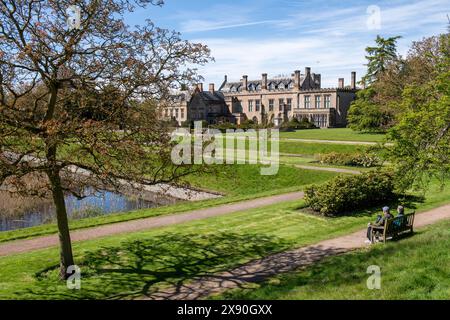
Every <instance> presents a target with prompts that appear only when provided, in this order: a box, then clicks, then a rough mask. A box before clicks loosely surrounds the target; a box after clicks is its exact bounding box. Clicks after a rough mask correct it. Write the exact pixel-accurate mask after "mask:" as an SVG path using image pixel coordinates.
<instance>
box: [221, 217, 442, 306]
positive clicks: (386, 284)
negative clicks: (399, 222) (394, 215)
mask: <svg viewBox="0 0 450 320" xmlns="http://www.w3.org/2000/svg"><path fill="white" fill-rule="evenodd" d="M449 262H450V221H448V220H447V221H443V222H441V223H439V224H436V225H433V226H430V227H428V228H426V229H423V230H420V231H419V232H418V233H416V234H415V235H414V236H413V237H410V238H408V239H403V240H400V241H391V242H388V243H387V244H386V245H382V244H380V245H377V246H374V247H372V248H370V249H365V250H359V251H356V252H353V253H349V254H345V255H342V256H335V257H331V258H328V259H327V260H325V261H323V262H321V263H319V264H316V265H314V266H311V267H308V268H306V269H304V270H302V271H298V272H294V273H289V274H285V275H280V276H278V277H274V278H272V279H270V280H268V281H266V282H265V283H263V284H261V285H254V286H253V287H252V288H248V289H244V290H234V291H230V292H228V293H225V294H223V295H222V296H220V298H225V299H227V298H228V299H245V300H248V299H282V300H286V299H294V300H304V299H384V300H396V299H407V300H410V299H448V298H449V297H450V263H449ZM371 265H376V266H379V267H380V269H381V288H380V289H379V290H369V289H368V288H367V284H366V282H367V278H368V277H369V275H368V274H367V273H366V270H367V267H368V266H371ZM216 298H219V297H216Z"/></svg>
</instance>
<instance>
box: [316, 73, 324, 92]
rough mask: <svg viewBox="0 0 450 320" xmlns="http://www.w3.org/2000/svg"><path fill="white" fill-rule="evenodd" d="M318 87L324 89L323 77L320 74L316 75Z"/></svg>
mask: <svg viewBox="0 0 450 320" xmlns="http://www.w3.org/2000/svg"><path fill="white" fill-rule="evenodd" d="M314 80H315V81H316V83H317V85H318V88H319V89H320V88H322V76H321V75H320V73H319V74H316V78H315V79H314Z"/></svg>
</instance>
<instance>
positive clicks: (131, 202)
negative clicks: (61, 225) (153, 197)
mask: <svg viewBox="0 0 450 320" xmlns="http://www.w3.org/2000/svg"><path fill="white" fill-rule="evenodd" d="M65 202H66V207H67V214H68V216H69V219H70V220H76V219H82V218H87V217H95V216H101V215H107V214H110V213H114V212H127V211H132V210H136V209H144V208H153V207H157V206H159V205H160V204H159V203H156V202H152V201H148V200H144V199H142V198H136V197H130V196H127V195H124V194H120V193H116V192H111V191H105V190H103V191H101V192H96V193H92V194H89V195H88V196H87V197H85V198H83V199H81V200H80V199H77V198H76V197H74V196H72V195H66V196H65ZM55 221H56V214H55V207H54V205H53V203H52V201H51V200H42V199H33V198H17V197H12V196H10V195H9V194H8V193H7V192H5V191H0V232H1V231H7V230H15V229H21V228H28V227H32V226H37V225H40V224H45V223H51V222H55Z"/></svg>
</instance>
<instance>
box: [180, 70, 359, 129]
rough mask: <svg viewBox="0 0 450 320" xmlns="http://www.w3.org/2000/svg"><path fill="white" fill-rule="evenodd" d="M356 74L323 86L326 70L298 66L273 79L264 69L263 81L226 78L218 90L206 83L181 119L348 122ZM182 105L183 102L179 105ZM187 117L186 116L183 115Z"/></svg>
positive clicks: (325, 124)
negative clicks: (346, 79)
mask: <svg viewBox="0 0 450 320" xmlns="http://www.w3.org/2000/svg"><path fill="white" fill-rule="evenodd" d="M356 92H357V88H356V73H355V72H352V73H351V82H350V85H349V86H345V84H344V79H343V78H340V79H339V80H338V86H337V87H336V88H322V87H321V75H320V74H315V73H312V72H311V68H308V67H307V68H305V71H304V73H301V72H300V71H298V70H297V71H295V72H294V73H293V74H292V75H291V77H277V78H268V76H267V74H266V73H264V74H262V76H261V79H259V80H249V79H248V77H247V76H245V75H244V76H243V77H242V79H241V80H240V81H238V82H228V79H227V77H226V76H225V79H224V82H223V83H222V85H221V86H220V88H219V89H218V90H215V88H214V84H210V85H209V90H208V91H204V90H203V85H202V84H199V85H197V87H196V88H195V90H194V92H193V93H192V96H191V97H190V99H189V101H186V102H185V103H186V106H185V107H186V109H187V112H186V113H185V114H186V117H187V119H184V118H181V114H180V113H179V114H178V116H179V118H176V119H177V121H178V120H180V121H179V123H180V124H181V122H183V121H186V120H189V121H199V120H205V121H207V122H208V123H209V124H216V123H221V122H231V123H236V124H239V123H241V122H242V121H244V120H252V121H254V122H255V123H258V124H260V123H269V122H271V123H274V124H275V125H276V126H278V125H280V124H281V123H282V122H283V121H286V120H290V119H292V118H294V117H295V118H298V119H302V118H307V119H308V120H310V121H311V122H312V123H314V124H315V125H316V126H317V127H320V128H328V127H344V126H346V125H347V112H348V109H349V107H350V104H351V102H352V101H353V100H354V99H355V97H356ZM180 108H181V107H180ZM182 119H184V120H182Z"/></svg>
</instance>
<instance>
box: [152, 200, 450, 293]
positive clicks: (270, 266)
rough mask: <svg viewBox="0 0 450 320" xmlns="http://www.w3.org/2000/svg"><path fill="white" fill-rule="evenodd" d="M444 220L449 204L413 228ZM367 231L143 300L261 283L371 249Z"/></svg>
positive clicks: (427, 214) (417, 221)
mask: <svg viewBox="0 0 450 320" xmlns="http://www.w3.org/2000/svg"><path fill="white" fill-rule="evenodd" d="M443 219H450V205H446V206H443V207H439V208H436V209H433V210H430V211H428V212H424V213H421V214H418V215H416V217H415V222H414V226H415V228H421V227H424V226H427V225H429V224H433V223H436V222H438V221H440V220H443ZM365 237H366V230H365V229H364V230H360V231H357V232H354V233H352V234H349V235H345V236H341V237H338V238H334V239H329V240H325V241H321V242H319V243H316V244H314V245H310V246H306V247H302V248H298V249H294V250H289V251H285V252H281V253H277V254H274V255H270V256H267V257H264V258H262V259H258V260H255V261H252V262H250V263H247V264H245V265H242V266H240V267H238V268H235V269H233V270H230V271H227V272H223V273H220V274H216V275H207V276H204V277H199V278H197V279H194V280H192V281H189V282H188V283H179V284H178V285H177V286H173V287H169V288H167V289H165V290H160V291H157V292H153V293H151V294H149V295H147V296H145V297H143V299H158V300H159V299H165V300H167V299H170V300H180V299H183V300H193V299H201V298H205V297H207V296H209V295H211V294H217V293H220V292H223V291H224V290H227V289H233V288H239V287H242V286H243V285H245V284H246V283H252V282H259V281H261V280H263V279H265V278H268V277H271V276H274V275H277V274H279V273H283V272H289V271H293V270H295V269H298V268H301V267H305V266H308V265H310V264H312V263H315V262H318V261H319V260H321V259H323V258H325V257H329V256H331V255H336V254H341V253H344V252H348V251H350V250H354V249H359V248H363V247H366V246H368V245H367V244H365V243H364V240H365Z"/></svg>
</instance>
